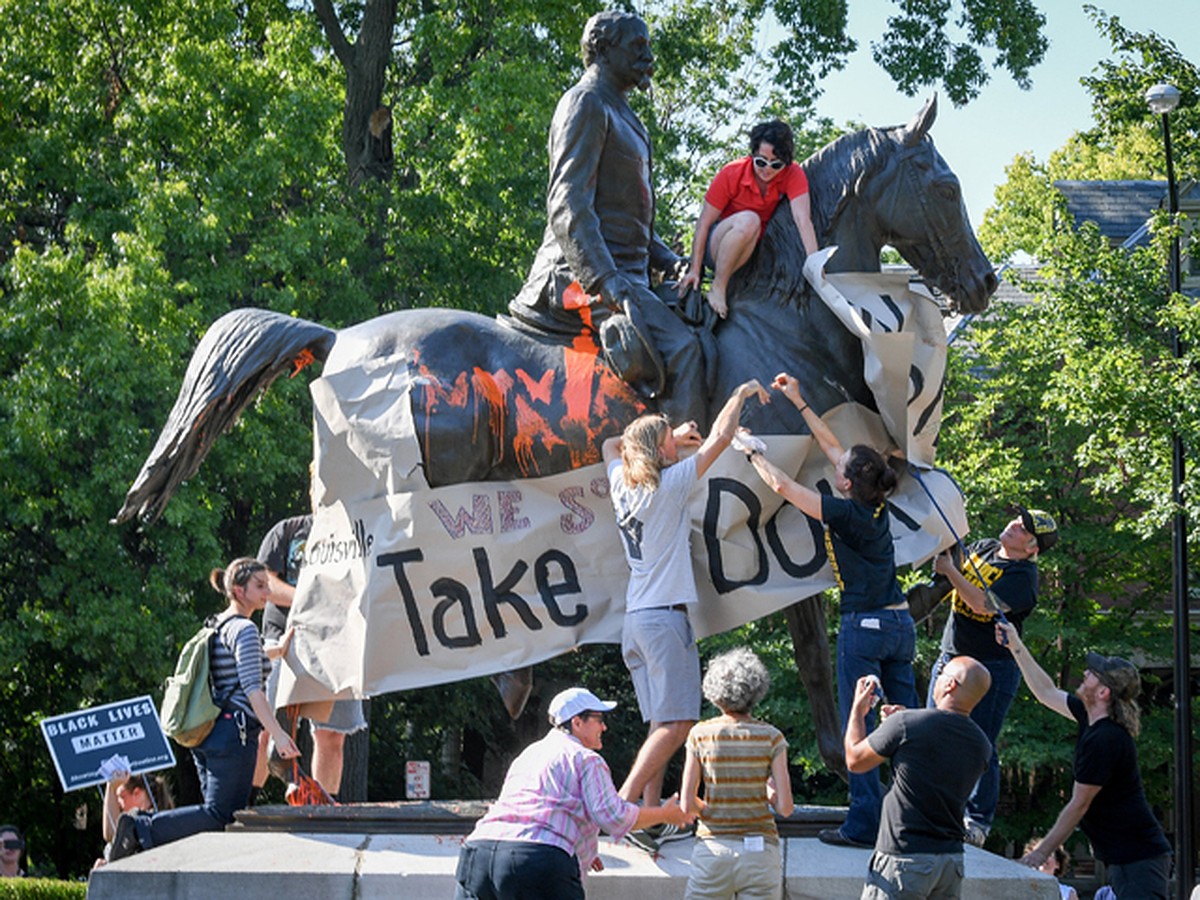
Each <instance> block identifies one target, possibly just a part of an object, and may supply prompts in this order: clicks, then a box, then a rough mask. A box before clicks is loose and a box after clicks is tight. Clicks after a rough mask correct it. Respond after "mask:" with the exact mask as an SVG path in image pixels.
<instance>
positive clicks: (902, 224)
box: [804, 95, 998, 312]
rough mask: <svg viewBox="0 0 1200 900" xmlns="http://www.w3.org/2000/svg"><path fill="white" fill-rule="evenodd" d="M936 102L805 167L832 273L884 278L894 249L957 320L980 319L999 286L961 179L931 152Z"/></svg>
mask: <svg viewBox="0 0 1200 900" xmlns="http://www.w3.org/2000/svg"><path fill="white" fill-rule="evenodd" d="M936 118H937V96H936V95H935V96H934V97H932V98H930V100H929V101H928V102H927V103H926V104H925V106H924V107H923V108H922V109H921V111H920V112H918V113H917V114H916V115H915V116H914V117H913V119H912V121H911V122H909V123H908V124H907V125H904V126H897V127H892V128H866V129H863V130H862V131H857V132H854V133H853V134H848V135H845V136H844V137H841V138H839V139H838V140H836V141H834V142H833V143H831V144H829V145H828V146H826V147H825V148H823V149H821V150H819V151H818V152H817V153H815V154H813V155H812V156H811V157H809V158H808V159H807V160H806V161H805V162H804V168H805V170H806V172H808V177H809V183H810V186H811V196H812V211H813V212H812V215H813V225H814V227H815V228H816V231H817V237H818V240H819V242H820V244H821V246H827V245H830V244H836V245H837V246H838V252H837V254H836V255H835V256H834V257H833V259H832V260H831V261H830V264H829V267H828V271H830V272H851V271H858V272H872V271H878V270H879V252H880V250H881V249H882V248H883V247H884V246H885V245H890V246H892V247H894V248H895V249H896V250H897V251H898V252H899V253H900V255H901V256H903V257H904V259H905V260H906V261H907V262H908V263H909V264H910V265H911V266H912V267H913V268H915V269H916V270H917V271H918V272H920V273H921V275H922V276H924V278H925V279H926V281H927V282H929V283H930V284H932V285H933V286H934V287H936V288H937V289H938V290H939V291H941V292H942V293H943V294H945V295H947V296H948V297H949V298H950V303H951V308H953V309H954V310H956V311H958V312H981V311H982V310H984V309H986V308H987V303H988V299H989V298H990V297H991V295H992V294H993V293H994V292H995V290H996V285H997V283H998V282H997V278H996V275H995V273H994V271H993V269H992V265H991V263H990V262H989V261H988V259H987V257H986V256H985V255H984V253H983V250H982V248H981V247H980V246H979V242H978V241H977V240H976V239H975V232H974V231H973V230H972V229H971V223H970V220H969V219H968V217H967V209H966V206H965V205H964V203H963V199H962V188H961V187H960V185H959V183H958V177H957V176H956V175H955V174H954V172H952V171H951V170H950V167H949V166H948V165H946V161H945V160H944V159H942V156H941V154H940V153H938V151H937V149H936V148H935V147H934V145H933V139H932V138H931V137H930V136H929V129H930V127H931V126H932V125H933V122H934V119H936Z"/></svg>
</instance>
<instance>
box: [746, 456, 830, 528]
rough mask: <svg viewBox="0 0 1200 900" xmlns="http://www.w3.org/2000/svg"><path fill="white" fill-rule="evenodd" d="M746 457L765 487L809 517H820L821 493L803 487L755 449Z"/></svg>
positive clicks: (819, 519)
mask: <svg viewBox="0 0 1200 900" xmlns="http://www.w3.org/2000/svg"><path fill="white" fill-rule="evenodd" d="M746 458H747V459H749V460H750V464H751V465H753V466H754V471H755V472H757V473H758V477H759V478H761V479H762V480H763V481H765V482H766V483H767V487H769V488H770V489H771V490H773V491H774V492H775V493H777V494H779V496H781V497H783V499H784V500H786V501H787V502H788V503H790V504H792V506H795V507H797V508H798V509H799V510H801V511H802V512H803V513H804V514H805V515H806V516H808V517H809V518H813V519H816V520H817V521H818V522H820V521H822V519H821V495H820V494H818V493H817V492H816V491H814V490H813V489H812V488H808V487H805V486H804V485H802V484H801V483H800V482H798V481H796V479H794V478H790V477H788V476H787V475H786V474H784V472H783V470H782V469H780V468H779V466H777V465H775V463H773V462H771V461H770V460H769V459H767V458H766V457H765V456H763V455H762V453H760V452H759V451H757V450H754V451H752V452H751V453H749V454H747V456H746Z"/></svg>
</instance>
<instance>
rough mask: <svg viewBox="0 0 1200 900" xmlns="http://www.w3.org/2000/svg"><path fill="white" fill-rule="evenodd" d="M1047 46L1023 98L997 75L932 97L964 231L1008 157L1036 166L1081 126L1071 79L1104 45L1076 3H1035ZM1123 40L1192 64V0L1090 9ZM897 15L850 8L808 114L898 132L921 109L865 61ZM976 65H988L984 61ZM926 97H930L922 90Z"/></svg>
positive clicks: (1127, 0)
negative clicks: (840, 50) (1160, 40)
mask: <svg viewBox="0 0 1200 900" xmlns="http://www.w3.org/2000/svg"><path fill="white" fill-rule="evenodd" d="M1037 5H1038V7H1039V8H1040V9H1041V11H1042V14H1043V15H1044V16H1045V17H1046V25H1045V30H1044V33H1045V34H1046V36H1047V38H1048V39H1049V41H1050V47H1049V49H1048V50H1047V51H1046V55H1045V58H1044V59H1043V60H1042V63H1041V64H1040V65H1039V66H1037V67H1036V68H1035V69H1033V71H1032V72H1031V77H1032V81H1033V85H1032V87H1031V88H1030V90H1028V91H1023V90H1021V89H1020V88H1019V87H1017V85H1016V83H1015V82H1014V81H1013V80H1012V78H1011V77H1010V76H1009V75H1008V73H1007V72H1006V71H1004V70H1002V69H1000V70H995V69H993V70H990V71H991V74H992V77H991V80H990V81H989V82H988V84H987V86H985V87H984V89H983V91H982V92H981V93H980V95H979V96H978V97H977V98H976V99H975V100H973V101H971V102H970V103H969V104H967V105H966V106H965V107H963V108H961V109H955V108H954V106H953V105H952V104H951V103H950V101H949V99H948V98H947V97H945V95H944V94H939V96H938V116H937V121H936V123H935V124H934V126H933V129H932V131H931V134H932V135H933V139H934V142H935V143H936V144H937V147H938V150H939V151H940V152H941V154H942V157H943V158H944V159H945V160H946V162H947V163H948V164H949V166H950V168H951V169H953V170H954V171H955V173H956V174H957V175H958V177H959V181H960V182H961V183H962V188H963V198H964V200H965V201H966V204H967V212H968V214H969V215H970V217H971V222H972V223H973V224H974V225H975V226H976V227H978V226H979V224H980V222H982V221H983V213H984V210H985V209H987V208H988V207H989V206H991V205H992V201H993V195H994V192H995V189H996V186H997V185H999V184H1002V183H1003V182H1004V181H1005V175H1004V168H1005V166H1007V165H1008V164H1009V163H1011V162H1012V160H1013V158H1014V157H1016V156H1017V155H1018V154H1021V153H1025V152H1032V153H1033V155H1034V157H1035V158H1036V159H1037V160H1039V161H1044V160H1045V159H1046V158H1047V157H1048V156H1049V155H1050V153H1051V151H1053V150H1056V149H1057V148H1059V147H1061V146H1062V145H1063V144H1064V143H1065V142H1066V140H1067V138H1068V137H1070V136H1071V135H1072V134H1073V133H1074V132H1076V131H1082V130H1085V129H1087V128H1088V127H1090V125H1091V123H1092V116H1091V112H1092V110H1091V103H1090V101H1089V98H1088V95H1087V92H1086V91H1085V90H1084V88H1083V86H1082V85H1081V84H1080V83H1079V79H1080V78H1081V77H1083V76H1085V75H1088V74H1091V72H1092V70H1093V69H1094V68H1095V66H1096V65H1097V63H1098V62H1099V61H1100V60H1101V59H1105V58H1108V57H1109V56H1111V45H1110V44H1109V43H1108V41H1107V39H1105V38H1103V37H1102V36H1101V35H1100V34H1099V32H1098V31H1097V29H1096V27H1095V25H1094V24H1093V23H1092V21H1091V19H1090V18H1088V16H1087V15H1086V14H1085V13H1084V12H1083V3H1082V2H1079V0H1040V2H1038V3H1037ZM1093 5H1095V6H1097V7H1099V8H1100V9H1102V10H1104V11H1105V12H1107V13H1109V14H1111V15H1114V16H1116V17H1117V18H1118V19H1119V20H1120V21H1121V24H1122V25H1124V26H1125V27H1126V28H1128V29H1130V30H1132V31H1138V32H1142V33H1146V32H1150V31H1153V32H1156V33H1157V34H1159V35H1160V36H1162V37H1165V38H1167V39H1169V40H1172V41H1174V43H1175V45H1176V46H1177V47H1178V48H1179V50H1180V52H1182V53H1183V55H1184V56H1185V57H1187V58H1188V59H1190V60H1193V61H1200V0H1093ZM896 9H897V7H896V6H895V5H894V3H892V2H891V0H853V2H851V3H850V22H849V32H850V34H851V35H852V36H853V37H854V38H855V39H856V40H857V41H858V42H859V49H858V50H857V51H856V52H855V53H854V54H853V55H852V56H851V57H850V63H849V65H848V66H847V67H846V69H845V70H843V71H842V72H839V73H835V74H833V75H830V76H829V77H828V78H826V79H825V81H824V82H823V86H824V88H825V93H824V95H823V96H822V97H821V98H820V100H819V101H818V103H817V112H818V113H819V114H820V115H822V116H828V117H829V118H831V119H833V121H834V122H835V123H837V124H839V125H840V124H844V123H845V122H846V121H849V120H852V121H856V122H863V123H865V124H867V125H875V126H884V125H898V124H902V123H904V122H907V121H909V119H911V118H912V116H913V115H914V114H915V113H916V112H917V111H918V110H919V109H920V108H921V105H922V104H923V103H924V101H925V98H926V97H928V95H929V91H927V92H925V93H923V94H921V95H918V96H917V97H906V96H904V95H903V94H902V93H900V92H899V91H898V90H896V88H895V87H894V86H893V85H892V83H891V79H890V78H889V77H888V75H887V73H885V72H884V71H883V70H882V69H881V68H880V67H879V66H878V65H876V64H875V61H874V60H873V59H871V49H870V42H871V40H873V39H878V37H879V36H881V35H882V34H883V33H884V31H885V29H886V20H887V17H888V15H891V14H894V11H895V10H896ZM984 59H985V62H990V58H989V57H988V56H987V55H986V53H985V56H984ZM930 90H932V89H930Z"/></svg>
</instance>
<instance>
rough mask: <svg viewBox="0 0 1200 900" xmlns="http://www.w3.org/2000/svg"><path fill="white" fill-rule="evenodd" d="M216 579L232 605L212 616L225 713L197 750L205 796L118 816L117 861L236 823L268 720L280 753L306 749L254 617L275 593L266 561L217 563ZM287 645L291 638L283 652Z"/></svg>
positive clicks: (217, 683) (215, 680)
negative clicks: (282, 718)
mask: <svg viewBox="0 0 1200 900" xmlns="http://www.w3.org/2000/svg"><path fill="white" fill-rule="evenodd" d="M209 581H210V583H211V584H212V586H213V589H214V590H216V591H217V592H219V593H221V594H223V595H224V596H225V597H226V598H227V599H228V600H229V606H228V607H227V608H226V609H225V611H224V612H222V613H221V614H219V615H217V616H214V617H212V619H210V620H209V622H208V623H207V624H209V625H210V627H213V628H215V630H216V631H215V634H214V636H213V639H212V643H211V644H210V646H209V671H210V674H211V678H212V694H213V701H214V703H215V704H216V705H217V707H219V708H220V710H221V712H220V714H219V715H218V716H217V719H216V723H215V724H214V725H213V728H212V731H211V732H209V735H208V737H206V738H205V739H204V740H203V741H202V742H201V743H200V744H198V745H197V746H196V747H194V748H193V749H192V756H193V757H194V758H195V761H196V772H197V774H198V775H199V776H200V789H201V791H202V792H203V794H204V802H203V803H201V804H199V805H197V806H185V807H182V808H180V809H172V810H167V811H164V812H159V813H155V814H153V815H148V814H146V813H143V812H140V811H139V812H134V813H125V814H124V815H122V816H121V818H120V820H119V821H118V822H117V831H116V836H115V837H114V838H113V845H112V852H111V854H110V856H109V861H110V862H113V861H116V860H118V859H122V858H123V857H126V856H130V855H131V854H134V853H138V852H140V851H141V850H146V849H149V848H150V847H157V846H160V845H161V844H168V843H170V842H171V841H177V840H180V839H181V838H185V837H189V836H191V835H193V834H198V833H199V832H201V831H221V830H222V829H224V827H225V826H226V825H228V824H230V823H231V822H232V821H233V814H234V813H235V812H237V810H239V809H241V808H242V807H244V806H245V805H246V801H247V799H248V798H249V796H250V782H251V780H252V779H253V777H254V763H255V759H256V757H257V755H258V735H259V732H260V731H262V729H263V728H264V727H265V728H266V729H267V731H268V732H270V734H271V737H272V738H274V740H275V745H276V747H277V748H278V751H279V755H280V756H282V757H283V758H284V759H292V758H293V757H295V756H298V755H299V751H298V750H297V749H296V744H295V742H293V741H292V739H291V737H290V736H289V735H288V734H287V732H285V731H284V730H283V728H282V727H280V725H279V723H278V722H277V721H276V720H275V716H274V714H273V711H272V710H271V707H270V704H269V703H268V702H267V695H266V694H265V693H264V691H263V687H264V685H265V684H266V674H267V672H268V671H269V666H268V663H267V656H266V654H265V653H264V652H263V647H262V639H261V638H260V637H259V633H258V628H257V627H255V625H254V623H253V622H251V621H250V615H251V613H253V612H254V611H255V610H260V609H262V608H263V605H264V604H265V603H266V601H267V599H268V597H269V596H270V586H269V582H268V578H267V570H266V567H265V566H263V564H262V563H260V562H259V561H258V560H256V559H250V558H248V557H243V558H240V559H235V560H234V561H233V562H231V563H230V564H229V565H228V566H227V567H226V568H225V569H213V571H212V575H211V576H210V578H209ZM286 649H287V639H286V638H285V641H284V644H283V645H282V646H281V647H280V648H279V652H280V653H283V652H286Z"/></svg>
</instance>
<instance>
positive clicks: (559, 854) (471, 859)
mask: <svg viewBox="0 0 1200 900" xmlns="http://www.w3.org/2000/svg"><path fill="white" fill-rule="evenodd" d="M454 880H455V881H456V882H457V884H456V885H455V889H454V900H541V898H543V897H553V898H555V900H583V876H582V875H580V873H579V860H577V859H576V858H575V857H574V856H572V855H571V854H569V853H567V851H565V850H561V849H559V848H558V847H552V846H551V845H550V844H536V843H533V842H531V841H468V842H467V843H465V844H463V846H462V850H461V851H460V852H459V854H458V869H457V871H456V872H455V873H454Z"/></svg>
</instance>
